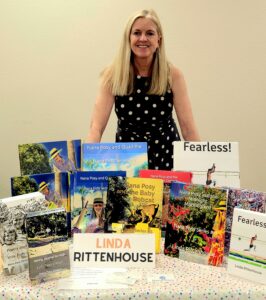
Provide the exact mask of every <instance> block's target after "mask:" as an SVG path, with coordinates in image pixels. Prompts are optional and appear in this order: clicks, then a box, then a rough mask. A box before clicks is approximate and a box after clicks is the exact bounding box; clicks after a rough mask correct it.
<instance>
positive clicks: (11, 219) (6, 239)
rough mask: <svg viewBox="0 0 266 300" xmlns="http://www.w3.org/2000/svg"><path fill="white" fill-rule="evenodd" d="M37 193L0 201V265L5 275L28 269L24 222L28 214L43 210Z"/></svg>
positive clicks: (43, 202) (43, 201) (39, 195)
mask: <svg viewBox="0 0 266 300" xmlns="http://www.w3.org/2000/svg"><path fill="white" fill-rule="evenodd" d="M45 209H46V206H45V199H44V195H42V194H41V193H39V192H36V193H29V194H26V195H21V196H15V197H8V198H4V199H1V200H0V265H1V268H0V269H2V270H3V273H4V274H5V275H14V274H18V273H21V272H23V271H24V270H26V269H27V268H28V244H27V239H26V231H25V226H24V221H25V217H26V214H27V213H28V212H32V211H36V210H38V211H39V210H45Z"/></svg>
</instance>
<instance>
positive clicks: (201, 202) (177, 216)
mask: <svg viewBox="0 0 266 300" xmlns="http://www.w3.org/2000/svg"><path fill="white" fill-rule="evenodd" d="M227 192H228V191H227V189H223V188H216V187H207V186H205V185H199V184H185V183H181V182H172V183H171V188H170V201H169V208H168V220H167V227H166V234H165V247H164V253H165V254H166V255H169V256H172V257H177V258H180V259H184V260H187V261H191V262H196V263H200V264H206V265H207V264H208V265H213V266H222V265H223V264H224V234H225V220H226V201H227Z"/></svg>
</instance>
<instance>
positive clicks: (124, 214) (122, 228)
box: [105, 176, 163, 253]
mask: <svg viewBox="0 0 266 300" xmlns="http://www.w3.org/2000/svg"><path fill="white" fill-rule="evenodd" d="M162 198H163V180H161V179H154V178H139V177H121V176H119V177H118V176H117V177H109V184H108V193H107V204H106V208H105V219H106V220H105V231H106V232H117V233H154V234H155V243H156V245H155V249H156V253H159V252H160V239H161V219H162Z"/></svg>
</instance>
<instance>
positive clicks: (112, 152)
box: [82, 142, 148, 177]
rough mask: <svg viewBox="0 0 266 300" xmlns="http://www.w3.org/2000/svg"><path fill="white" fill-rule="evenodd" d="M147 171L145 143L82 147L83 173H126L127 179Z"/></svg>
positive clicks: (99, 144)
mask: <svg viewBox="0 0 266 300" xmlns="http://www.w3.org/2000/svg"><path fill="white" fill-rule="evenodd" d="M141 169H148V155H147V143H146V142H141V143H137V142H132V143H130V142H128V143H97V144H89V143H84V144H83V145H82V170H83V171H121V170H122V171H126V172H127V176H128V177H135V176H138V174H139V170H141Z"/></svg>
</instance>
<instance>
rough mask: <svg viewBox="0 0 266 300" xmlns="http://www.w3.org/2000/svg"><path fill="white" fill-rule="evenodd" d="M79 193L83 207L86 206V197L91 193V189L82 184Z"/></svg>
mask: <svg viewBox="0 0 266 300" xmlns="http://www.w3.org/2000/svg"><path fill="white" fill-rule="evenodd" d="M78 192H79V194H80V195H81V208H84V207H85V197H86V196H87V194H88V193H89V189H88V188H86V187H85V186H82V187H80V188H79V189H78Z"/></svg>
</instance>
